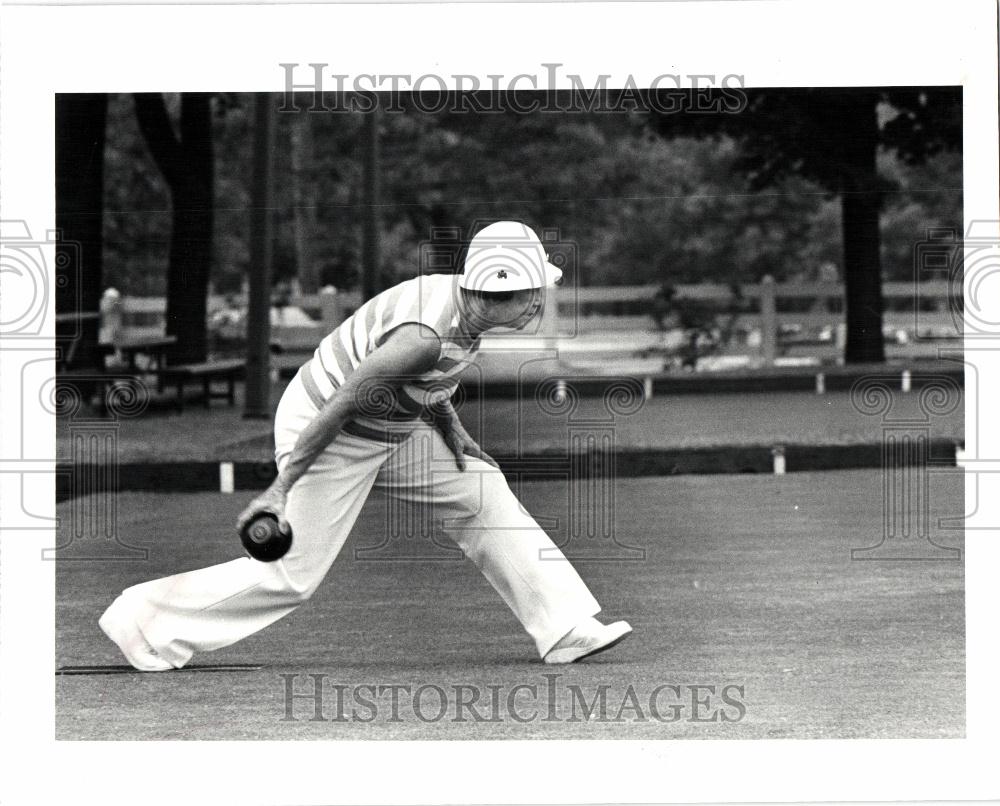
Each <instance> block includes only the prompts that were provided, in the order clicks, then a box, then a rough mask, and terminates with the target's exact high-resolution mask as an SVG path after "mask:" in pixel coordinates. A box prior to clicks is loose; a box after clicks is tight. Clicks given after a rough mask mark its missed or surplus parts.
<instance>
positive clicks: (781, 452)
mask: <svg viewBox="0 0 1000 806" xmlns="http://www.w3.org/2000/svg"><path fill="white" fill-rule="evenodd" d="M771 457H772V458H773V459H774V475H775V476H784V475H785V449H784V448H783V447H781V446H780V445H778V446H775V447H774V448H772V449H771Z"/></svg>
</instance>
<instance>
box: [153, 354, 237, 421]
mask: <svg viewBox="0 0 1000 806" xmlns="http://www.w3.org/2000/svg"><path fill="white" fill-rule="evenodd" d="M245 369H246V361H244V360H243V359H242V358H227V359H220V360H218V361H204V362H202V363H200V364H177V365H176V366H166V367H164V368H163V370H162V371H161V372H160V378H161V380H162V381H163V384H164V385H165V386H168V385H169V386H173V387H174V388H175V389H176V390H177V399H176V401H175V402H176V405H177V410H178V411H183V410H184V387H185V386H186V385H187V384H188V383H191V382H192V381H201V384H202V392H203V394H204V403H205V408H206V409H207V408H209V406H210V405H211V401H212V400H213V399H225V400H228V401H229V405H230V406H232V405H234V404H235V403H236V379H237V378H239V377H242V376H243V372H244V370H245ZM215 381H225V382H226V390H225V391H224V392H216V391H215V390H213V388H212V383H213V382H215Z"/></svg>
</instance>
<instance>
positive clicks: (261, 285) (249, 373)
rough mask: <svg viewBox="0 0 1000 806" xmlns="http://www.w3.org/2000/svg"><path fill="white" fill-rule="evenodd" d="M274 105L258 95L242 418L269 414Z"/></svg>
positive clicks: (255, 107) (267, 415) (255, 99)
mask: <svg viewBox="0 0 1000 806" xmlns="http://www.w3.org/2000/svg"><path fill="white" fill-rule="evenodd" d="M274 102H275V99H274V98H273V97H272V96H271V95H270V94H269V93H266V92H261V93H257V94H256V95H255V96H254V134H253V179H252V184H251V188H250V205H251V206H250V277H249V280H250V283H249V293H248V296H249V299H248V305H247V368H246V400H245V401H244V404H243V416H244V418H248V419H251V418H252V419H264V418H270V416H271V249H272V240H273V239H272V226H273V219H272V209H273V208H274V198H273V197H274V187H273V182H272V176H271V173H272V171H271V163H272V153H273V150H274V130H275V119H274Z"/></svg>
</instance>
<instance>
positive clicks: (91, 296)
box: [33, 93, 108, 368]
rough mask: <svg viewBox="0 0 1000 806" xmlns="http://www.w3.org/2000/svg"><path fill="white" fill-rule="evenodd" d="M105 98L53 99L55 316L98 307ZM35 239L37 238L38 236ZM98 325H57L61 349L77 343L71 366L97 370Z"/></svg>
mask: <svg viewBox="0 0 1000 806" xmlns="http://www.w3.org/2000/svg"><path fill="white" fill-rule="evenodd" d="M107 110H108V97H107V95H104V94H102V93H72V94H64V93H60V94H58V95H56V102H55V115H56V145H55V152H56V153H55V159H56V229H57V230H58V235H57V238H56V266H57V267H58V269H57V271H58V275H59V277H58V280H57V282H56V283H55V288H56V295H55V296H56V299H55V302H56V313H81V312H94V311H97V310H98V309H99V308H100V303H101V292H102V290H103V289H102V288H101V281H102V273H103V254H102V253H103V247H104V140H105V129H106V124H107ZM33 234H35V236H36V237H38V234H37V233H33ZM99 327H100V322H99V321H97V320H90V321H86V322H77V323H72V324H67V325H64V326H63V325H60V326H59V327H58V330H57V334H56V335H57V338H60V337H64V338H65V342H63V341H62V338H60V342H61V346H62V347H63V348H64V349H66V348H67V347H68V344H69V342H70V340H71V339H72V338H73V336H74V335H75V334H77V333H79V334H80V338H79V340H78V341H77V343H76V349H75V351H74V355H73V362H72V366H73V367H84V368H96V367H99V366H100V364H101V357H100V354H99V352H98V349H97V337H98V330H99Z"/></svg>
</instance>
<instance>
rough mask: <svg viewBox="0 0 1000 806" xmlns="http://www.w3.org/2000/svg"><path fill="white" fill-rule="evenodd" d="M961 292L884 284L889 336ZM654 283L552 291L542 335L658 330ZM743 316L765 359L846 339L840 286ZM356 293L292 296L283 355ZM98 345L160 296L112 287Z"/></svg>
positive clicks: (213, 307)
mask: <svg viewBox="0 0 1000 806" xmlns="http://www.w3.org/2000/svg"><path fill="white" fill-rule="evenodd" d="M674 291H675V296H674V304H675V305H676V306H678V307H680V306H682V305H683V301H684V300H692V301H698V302H699V303H702V304H704V303H708V304H710V305H711V304H712V303H715V304H716V305H717V306H718V308H719V311H720V313H721V312H722V311H724V310H726V309H727V307H728V306H729V305H730V304H731V302H732V301H733V291H732V289H731V288H730V287H729V286H726V285H721V284H712V283H704V284H690V285H677V286H675V287H674ZM960 291H961V289H960V288H954V287H953V286H952V285H951V284H950V283H949V282H947V281H927V282H922V283H901V282H887V283H883V286H882V296H883V299H884V301H885V313H884V317H883V319H884V323H885V326H886V329H887V330H893V331H898V332H900V333H905V334H907V336H908V337H910V338H914V337H917V338H919V337H927V336H934V335H941V336H948V337H953V336H955V335H960V334H961V332H962V331H961V327H962V322H961V303H962V299H961V296H960ZM659 292H660V286H658V285H630V286H599V287H583V288H556V289H554V301H555V305H551V304H550V305H547V306H546V309H545V311H546V312H545V316H544V320H543V323H542V327H541V334H542V335H546V336H550V337H558V336H560V335H561V336H569V335H586V334H597V333H601V332H616V331H625V330H632V331H634V330H639V331H650V330H654V329H655V324H654V320H653V317H652V313H653V304H654V299H655V298H656V296H657V294H658V293H659ZM739 293H740V296H741V297H742V305H743V310H742V312H740V313H738V314H734V317H735V318H734V320H733V322H732V328H733V329H734V330H735V331H737V332H742V333H744V334H747V333H749V334H756V335H754V336H753V337H752V338H751V343H753V344H755V345H758V346H759V349H760V350H761V351H762V353H763V354H764V358H765V360H766V361H770V360H772V359H773V352H774V345H775V343H776V342H777V341H778V340H779V337H780V334H782V333H787V332H789V331H797V332H801V333H803V334H815V333H818V332H822V331H824V330H826V331H832V332H837V333H838V337H837V338H838V342H840V343H842V340H843V305H844V302H843V300H844V287H843V285H842V284H840V283H775V282H773V281H768V280H767V279H765V281H763V282H761V283H754V284H748V285H744V286H741V287H740V289H739ZM362 301H363V300H362V298H361V295H360V293H359V292H356V291H346V292H344V291H341V292H338V291H335V290H333V289H324V290H323V291H321V292H320V293H318V294H311V295H309V294H299V295H293V296H292V297H291V298H290V299H289V300H288V304H289V305H290V306H292V307H297V308H301V309H302V310H304V311H306V312H307V313H308V314H309V315H310V316H311V317H312V318H313V320H314V322H313V323H311V324H300V325H294V326H283V325H281V324H280V322H279V323H278V324H276V325H275V326H274V327H273V331H274V336H275V337H276V340H277V341H278V342H284V344H285V347H286V348H287V349H292V350H295V349H306V348H308V347H310V346H315V344H316V343H317V342H318V341H319V339H320V338H322V336H323V335H325V334H326V333H328V332H329V331H331V330H332V329H333V328H335V327H336V326H337V325H338V324H340V322H342V321H343V320H344V319H345V318H346V317H347V316H349V315H350V314H351V313H352V312H353V311H354V310H356V309H357V308H358V307H359V306H360V305H361V303H362ZM232 308H236V309H245V299H244V297H243V296H242V295H240V294H231V295H219V294H213V295H211V296H210V297H209V300H208V310H209V315H210V316H215V315H216V314H219V313H220V312H222V311H225V310H227V309H232ZM101 314H102V319H101V324H102V339H104V340H113V339H114V338H115V337H116V336H120V335H129V336H137V335H153V334H159V333H163V332H164V329H165V315H166V300H165V299H164V298H163V297H130V296H126V297H121V296H118V294H117V292H115V291H114V290H113V289H109V290H108V291H107V292H105V295H104V297H103V299H102V301H101Z"/></svg>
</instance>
